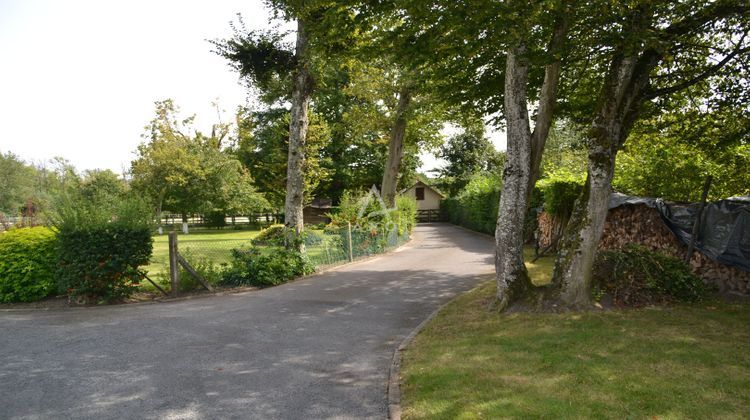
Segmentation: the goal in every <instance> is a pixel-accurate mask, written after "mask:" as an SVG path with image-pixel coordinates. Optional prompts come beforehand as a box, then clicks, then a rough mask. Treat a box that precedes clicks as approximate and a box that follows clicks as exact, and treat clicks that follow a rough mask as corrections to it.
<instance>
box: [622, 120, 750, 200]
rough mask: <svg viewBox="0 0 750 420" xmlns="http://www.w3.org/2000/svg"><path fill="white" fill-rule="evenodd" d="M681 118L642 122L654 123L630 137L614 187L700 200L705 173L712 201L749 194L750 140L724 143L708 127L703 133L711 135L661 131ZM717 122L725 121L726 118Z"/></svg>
mask: <svg viewBox="0 0 750 420" xmlns="http://www.w3.org/2000/svg"><path fill="white" fill-rule="evenodd" d="M678 117H679V116H665V117H662V118H661V121H650V122H647V123H644V125H656V126H651V127H648V126H647V127H642V128H641V129H640V130H639V131H637V132H636V133H634V134H633V135H631V137H630V139H629V140H628V143H627V145H626V146H625V150H623V151H622V152H620V153H619V155H618V158H617V170H616V172H615V179H614V181H613V184H614V185H615V188H616V189H617V190H618V191H621V192H624V193H628V194H633V195H640V196H647V197H661V198H664V199H667V200H675V201H698V200H699V199H700V195H701V190H702V185H703V182H704V181H705V178H706V176H707V175H713V178H714V182H713V183H712V186H711V189H710V190H709V197H710V199H722V198H727V197H731V196H735V195H750V171H749V170H748V168H749V167H750V144H748V143H744V144H743V143H742V142H729V143H728V144H721V143H720V142H719V140H721V139H722V137H720V136H719V133H715V132H713V131H709V130H705V131H701V132H700V134H699V135H706V136H707V137H700V138H698V139H696V138H693V137H691V136H689V134H690V132H689V131H687V130H679V129H677V128H674V127H670V128H668V129H667V130H659V127H660V125H661V124H667V123H668V122H670V121H674V120H675V119H678ZM684 117H686V118H691V116H684ZM689 121H693V122H696V123H700V122H701V118H700V116H692V118H691V119H689ZM716 123H717V124H721V125H727V124H726V123H725V122H724V121H716ZM674 124H679V122H678V121H674ZM655 130H658V131H657V132H653V131H655Z"/></svg>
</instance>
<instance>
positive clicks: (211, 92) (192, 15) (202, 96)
mask: <svg viewBox="0 0 750 420" xmlns="http://www.w3.org/2000/svg"><path fill="white" fill-rule="evenodd" d="M237 13H242V16H243V19H244V20H245V23H246V25H247V27H248V28H250V29H255V28H264V27H268V26H269V21H268V18H269V11H268V10H267V9H266V8H265V7H264V5H263V4H262V2H261V1H258V0H241V1H240V0H215V1H212V2H197V1H194V2H186V1H184V0H183V1H179V0H158V1H157V0H150V1H146V0H130V1H127V2H110V1H101V0H100V1H90V0H66V1H64V2H62V1H54V0H0V130H2V134H0V153H6V152H9V151H10V152H12V153H14V154H16V155H18V156H19V157H21V158H22V159H24V160H26V161H27V162H43V161H46V160H49V159H51V158H53V157H55V156H61V157H63V158H66V159H68V160H69V161H70V162H71V163H72V164H73V165H74V166H75V167H76V168H78V169H79V170H85V169H96V168H102V169H111V170H113V171H115V172H117V173H122V172H123V171H124V170H126V169H127V168H128V167H129V164H130V161H131V160H132V159H133V158H134V157H135V154H134V152H135V150H136V147H137V146H138V144H140V143H141V142H142V141H143V139H142V138H141V135H142V134H143V133H144V126H145V125H146V124H147V123H148V121H149V120H151V118H152V117H153V114H154V101H158V100H162V99H167V98H172V99H174V101H175V103H176V104H177V105H178V106H179V107H180V109H181V110H182V113H183V114H184V115H186V116H187V115H192V114H195V115H196V125H197V127H198V128H199V129H201V130H203V131H209V130H210V127H211V124H213V123H215V122H217V119H218V118H219V116H218V115H217V112H216V109H215V108H214V106H213V105H212V103H214V102H218V103H219V107H220V109H221V110H224V111H225V112H224V113H223V115H222V117H221V118H222V120H224V121H229V120H231V113H232V111H233V110H235V109H236V108H237V106H238V105H241V104H245V103H246V101H247V98H246V96H247V91H246V88H245V87H244V86H243V85H242V84H241V83H240V82H239V79H238V76H237V74H236V73H235V72H233V71H232V70H231V69H230V68H229V67H228V65H227V62H226V61H225V60H224V59H223V58H221V57H219V56H218V55H216V54H214V53H212V52H211V49H212V47H211V45H210V44H209V42H208V41H207V40H208V39H217V38H224V37H229V36H230V35H231V29H230V27H229V22H230V21H232V20H235V19H236V14H237ZM226 111H228V112H226ZM450 132H451V130H447V131H446V133H447V134H449V133H450ZM490 138H491V139H492V140H493V143H495V145H496V146H497V147H499V148H501V149H504V148H505V144H504V143H505V137H504V134H503V133H494V132H493V133H490ZM422 160H423V162H424V163H425V164H424V165H423V167H422V170H429V169H433V168H434V167H436V166H439V165H440V164H441V162H440V161H439V160H438V159H436V158H435V157H434V156H432V155H429V154H424V155H423V156H422Z"/></svg>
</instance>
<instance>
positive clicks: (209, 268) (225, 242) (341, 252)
mask: <svg viewBox="0 0 750 420" xmlns="http://www.w3.org/2000/svg"><path fill="white" fill-rule="evenodd" d="M306 232H307V234H306V240H305V250H306V255H307V257H308V258H309V260H310V262H311V263H312V264H313V265H315V267H317V268H323V267H327V266H333V265H337V264H341V263H345V262H349V261H354V260H356V259H358V258H363V257H367V256H371V255H375V254H380V253H383V252H387V251H389V250H392V249H394V248H396V247H398V246H400V245H402V244H403V243H405V242H406V241H408V239H409V234H408V232H406V231H405V230H402V231H401V232H399V229H398V228H396V227H392V228H391V229H385V228H382V227H381V228H378V227H373V228H357V227H352V228H348V227H346V228H343V229H337V230H334V229H325V230H313V229H308V230H307V231H306ZM257 234H258V231H257V230H256V231H231V230H229V231H200V232H194V233H191V234H187V235H183V234H180V235H179V239H178V243H179V253H180V255H182V256H183V257H184V258H185V260H186V261H187V262H189V263H190V265H192V266H193V267H195V268H196V269H197V270H198V271H200V272H202V273H203V274H206V275H207V277H214V279H216V278H218V276H220V273H221V271H222V270H223V269H225V268H228V267H229V266H230V265H231V263H232V250H234V249H240V250H242V249H248V248H250V247H257V248H258V249H260V250H261V252H278V249H279V248H278V247H276V246H268V245H261V244H254V243H253V239H254V237H255V236H257ZM146 271H147V273H148V275H149V277H151V278H155V279H156V278H158V279H160V280H162V281H166V280H167V279H168V277H169V243H168V237H167V235H166V234H165V235H159V236H157V237H156V238H155V240H154V252H153V256H152V258H151V264H150V265H149V266H148V267H146Z"/></svg>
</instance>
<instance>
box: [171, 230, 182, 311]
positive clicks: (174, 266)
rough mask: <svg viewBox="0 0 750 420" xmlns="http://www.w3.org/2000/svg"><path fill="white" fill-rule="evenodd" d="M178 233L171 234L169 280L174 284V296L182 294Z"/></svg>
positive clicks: (172, 291)
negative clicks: (178, 260) (178, 257)
mask: <svg viewBox="0 0 750 420" xmlns="http://www.w3.org/2000/svg"><path fill="white" fill-rule="evenodd" d="M177 256H178V254H177V232H175V231H172V232H169V279H170V280H171V282H172V290H171V293H172V296H177V295H178V294H179V293H180V266H179V263H178V262H177Z"/></svg>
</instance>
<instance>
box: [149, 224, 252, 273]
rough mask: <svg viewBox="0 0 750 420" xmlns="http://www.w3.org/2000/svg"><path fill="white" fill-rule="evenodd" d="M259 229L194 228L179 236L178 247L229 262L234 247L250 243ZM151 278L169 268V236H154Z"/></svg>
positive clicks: (183, 250) (184, 251) (189, 252)
mask: <svg viewBox="0 0 750 420" xmlns="http://www.w3.org/2000/svg"><path fill="white" fill-rule="evenodd" d="M258 233H260V231H259V230H197V229H196V230H193V231H191V232H190V233H189V234H187V235H183V234H182V233H180V234H179V235H178V236H177V244H178V249H179V250H180V251H181V252H183V253H187V254H188V255H190V256H198V257H200V258H207V259H210V260H212V261H215V262H217V263H221V262H227V261H229V258H230V252H231V250H232V249H233V248H238V247H240V246H243V245H245V246H246V245H249V243H250V240H251V239H253V238H255V237H256V236H258ZM146 270H147V271H148V273H149V276H150V277H151V278H154V277H153V276H156V275H158V274H159V273H163V272H166V271H168V270H169V236H168V235H167V234H166V233H165V234H163V235H156V236H154V252H153V254H152V256H151V264H150V265H149V266H148V267H146Z"/></svg>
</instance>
